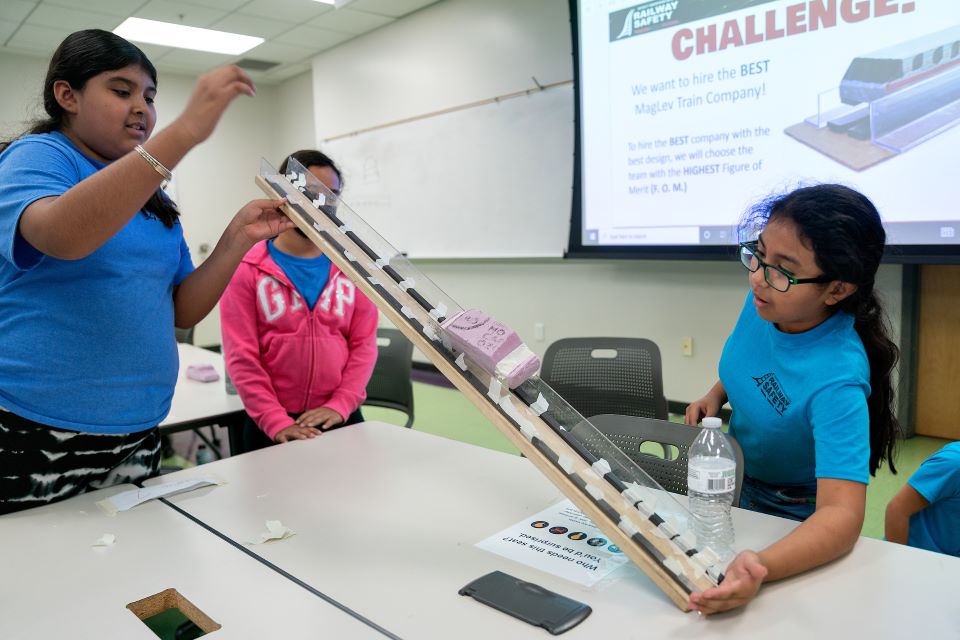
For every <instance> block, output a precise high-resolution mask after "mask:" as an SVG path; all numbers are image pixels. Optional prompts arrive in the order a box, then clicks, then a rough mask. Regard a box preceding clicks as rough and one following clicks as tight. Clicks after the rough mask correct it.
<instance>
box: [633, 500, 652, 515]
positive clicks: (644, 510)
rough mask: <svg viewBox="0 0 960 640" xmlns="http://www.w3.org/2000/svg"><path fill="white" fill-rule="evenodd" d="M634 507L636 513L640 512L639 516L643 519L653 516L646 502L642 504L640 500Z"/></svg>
mask: <svg viewBox="0 0 960 640" xmlns="http://www.w3.org/2000/svg"><path fill="white" fill-rule="evenodd" d="M634 506H635V507H636V508H637V511H639V512H640V515H642V516H643V517H644V518H649V517H650V516H652V515H653V509H652V508H651V507H650V505H649V504H647V503H646V502H643V501H642V500H641V501H640V502H638V503H636V504H635V505H634Z"/></svg>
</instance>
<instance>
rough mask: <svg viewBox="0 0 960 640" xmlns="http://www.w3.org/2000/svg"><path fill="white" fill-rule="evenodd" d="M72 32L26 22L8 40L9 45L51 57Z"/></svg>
mask: <svg viewBox="0 0 960 640" xmlns="http://www.w3.org/2000/svg"><path fill="white" fill-rule="evenodd" d="M71 33H72V30H70V29H53V28H50V27H38V26H35V25H30V24H25V25H21V27H20V28H19V29H18V30H17V32H16V33H15V34H13V37H12V38H10V40H9V42H7V46H9V47H12V48H16V49H19V50H21V51H30V52H33V53H40V54H43V55H44V57H47V58H49V57H50V56H51V55H53V52H54V51H55V50H56V48H57V47H58V46H60V43H61V42H63V39H64V38H66V37H67V36H68V35H70V34H71Z"/></svg>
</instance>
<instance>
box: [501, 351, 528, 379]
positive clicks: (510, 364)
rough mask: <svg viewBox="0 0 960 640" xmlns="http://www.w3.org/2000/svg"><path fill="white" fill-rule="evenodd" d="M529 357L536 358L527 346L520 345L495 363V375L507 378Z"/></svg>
mask: <svg viewBox="0 0 960 640" xmlns="http://www.w3.org/2000/svg"><path fill="white" fill-rule="evenodd" d="M531 357H536V356H535V354H534V353H533V351H531V350H530V348H529V347H528V346H527V345H525V344H521V345H520V346H519V347H517V348H516V349H514V350H513V351H511V352H510V353H508V354H507V355H506V356H504V357H503V359H502V360H500V362H498V363H497V373H498V374H500V377H502V378H507V377H509V376H510V374H511V373H513V370H514V369H516V368H517V367H519V366H520V365H521V364H523V363H524V362H526V361H527V360H529V359H530V358H531Z"/></svg>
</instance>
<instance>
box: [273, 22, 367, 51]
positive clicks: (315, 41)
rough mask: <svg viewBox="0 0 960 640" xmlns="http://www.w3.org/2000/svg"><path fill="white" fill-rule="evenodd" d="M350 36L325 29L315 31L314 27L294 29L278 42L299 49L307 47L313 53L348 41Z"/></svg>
mask: <svg viewBox="0 0 960 640" xmlns="http://www.w3.org/2000/svg"><path fill="white" fill-rule="evenodd" d="M351 37H352V36H351V35H350V34H347V33H341V32H339V31H329V30H327V29H317V28H316V27H307V26H301V27H294V28H293V29H291V30H290V31H287V32H286V33H285V34H283V35H282V36H281V37H280V38H278V41H279V42H282V43H284V44H290V45H294V46H299V47H309V48H310V49H313V51H315V52H320V51H323V50H324V49H329V48H330V47H332V46H334V45H338V44H340V43H341V42H345V41H347V40H349V39H350V38H351Z"/></svg>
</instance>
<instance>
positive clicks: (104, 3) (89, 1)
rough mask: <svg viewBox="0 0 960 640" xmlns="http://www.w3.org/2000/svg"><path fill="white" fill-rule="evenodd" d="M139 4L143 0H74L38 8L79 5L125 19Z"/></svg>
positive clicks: (45, 2) (51, 0) (44, 1)
mask: <svg viewBox="0 0 960 640" xmlns="http://www.w3.org/2000/svg"><path fill="white" fill-rule="evenodd" d="M6 2H8V0H4V4H6ZM141 4H143V0H141V1H140V2H124V0H83V2H82V3H81V2H76V0H41V4H40V6H43V7H47V6H55V7H62V8H65V9H75V8H76V7H77V5H81V6H82V7H83V8H84V9H89V10H90V11H96V12H97V13H106V14H108V15H111V16H123V17H124V18H126V17H127V16H129V15H130V12H131V11H133V10H134V9H136V8H137V7H138V6H140V5H141Z"/></svg>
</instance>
